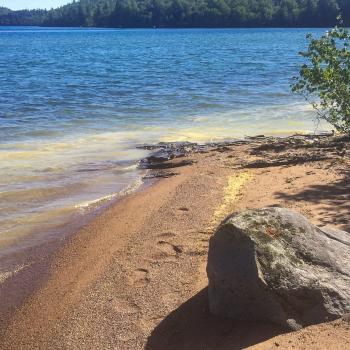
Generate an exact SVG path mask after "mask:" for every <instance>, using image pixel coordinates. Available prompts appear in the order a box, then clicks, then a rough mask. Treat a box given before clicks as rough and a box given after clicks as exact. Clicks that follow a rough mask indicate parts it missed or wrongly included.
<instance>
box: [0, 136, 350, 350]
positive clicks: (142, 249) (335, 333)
mask: <svg viewBox="0 0 350 350" xmlns="http://www.w3.org/2000/svg"><path fill="white" fill-rule="evenodd" d="M259 145H261V141H259V142H258V141H254V140H252V141H251V142H250V143H249V144H243V145H229V146H225V147H218V148H213V149H211V150H210V151H208V152H207V153H203V154H192V155H191V156H189V158H190V159H192V160H193V161H194V163H193V164H192V165H188V166H183V167H178V168H176V169H175V168H174V172H175V173H176V174H177V175H175V176H171V177H169V178H164V179H161V180H159V181H156V182H155V183H154V184H153V185H152V186H149V187H146V188H144V189H143V190H142V191H139V192H136V193H133V194H130V195H128V196H126V197H124V198H122V199H121V200H119V201H118V202H116V203H115V204H114V205H112V206H111V207H109V208H108V209H107V210H105V211H104V212H103V213H101V214H100V215H99V216H97V217H96V218H94V219H93V220H92V221H91V222H90V223H89V224H88V225H86V226H85V227H83V228H82V229H81V230H79V231H78V232H77V233H75V234H74V235H72V236H71V237H70V238H69V239H66V240H65V241H64V242H61V243H60V245H59V249H57V251H56V253H55V254H54V255H53V256H51V257H50V258H48V256H45V257H43V259H42V264H40V262H39V263H38V264H37V267H36V268H35V269H34V268H33V269H32V270H31V271H30V270H26V269H24V270H23V271H21V272H20V273H18V274H17V279H15V278H14V279H12V280H17V282H16V285H15V286H16V288H12V289H11V288H7V289H2V290H1V291H0V292H1V293H2V296H1V299H2V300H5V301H6V303H11V300H15V299H16V298H17V300H19V299H21V300H22V301H24V302H23V303H22V304H20V303H17V304H16V305H17V306H16V310H15V311H14V312H13V310H10V311H11V312H8V314H7V317H6V318H5V317H4V318H3V323H2V329H1V333H0V334H1V339H0V348H1V349H4V350H5V349H149V350H150V349H162V350H163V349H181V350H182V349H215V350H216V349H219V350H220V349H243V348H247V347H250V346H252V347H253V348H254V346H256V348H257V349H271V348H274V347H278V346H279V345H280V344H284V346H283V347H282V348H283V349H285V348H288V346H290V348H294V349H304V348H305V349H306V348H308V349H310V348H311V349H312V348H314V349H323V348H327V349H344V348H346V347H347V346H348V347H349V346H350V344H349V339H350V337H349V336H350V330H349V324H348V322H347V321H345V320H344V321H337V322H338V323H337V326H334V324H323V325H319V326H314V327H315V328H312V327H311V328H310V329H309V328H308V329H306V330H303V331H302V332H304V333H300V332H296V333H289V334H283V333H285V330H283V329H280V328H278V327H276V326H274V325H269V324H266V323H250V322H237V321H232V320H226V319H221V318H219V317H214V316H212V315H210V313H209V312H208V308H207V295H206V286H207V278H206V273H205V266H206V258H207V249H208V240H209V238H210V235H211V234H212V233H213V231H214V229H215V227H216V226H217V225H218V224H219V222H220V221H221V220H222V219H223V218H224V217H225V216H226V215H228V214H229V213H231V212H233V211H238V210H243V209H246V208H260V207H265V206H271V205H279V206H284V207H288V208H292V209H295V210H297V211H299V212H301V213H303V214H304V215H306V216H307V217H308V218H309V219H310V220H311V221H312V222H313V223H315V224H317V225H331V226H334V227H337V228H341V229H345V230H348V231H350V225H349V222H350V221H349V219H350V205H349V203H350V202H349V199H350V198H349V197H350V191H349V190H350V181H349V175H348V168H349V163H350V162H349V156H348V155H349V154H348V153H346V152H345V153H344V150H340V151H339V150H337V149H328V150H323V151H322V154H328V155H329V157H326V159H323V160H315V159H316V158H315V157H313V158H312V157H311V158H310V160H309V161H308V159H307V158H306V159H304V160H303V161H298V162H296V163H295V162H294V164H284V165H276V164H277V163H276V162H275V164H271V165H269V166H264V167H262V168H254V167H253V166H247V165H249V164H250V163H251V162H254V161H256V159H258V158H259V157H260V158H262V159H268V158H269V159H275V158H276V157H281V152H280V151H276V150H275V149H272V150H269V151H267V152H260V153H261V154H259V152H258V153H257V152H255V151H254V150H253V148H256V147H259ZM314 151H315V152H317V151H318V150H310V149H309V148H305V149H301V150H300V149H297V150H293V151H292V153H293V152H294V153H298V152H299V153H298V154H300V152H303V154H304V155H305V154H310V152H314ZM283 152H285V153H286V154H288V156H289V157H291V155H290V153H291V152H289V150H288V148H287V150H284V151H283ZM283 152H282V153H283ZM288 152H289V153H288ZM298 159H299V158H298ZM177 161H181V160H180V159H179V160H177ZM242 165H246V166H242ZM44 251H45V249H44ZM44 255H45V254H44ZM43 266H45V268H43ZM40 268H43V270H42V271H41V270H40ZM26 271H29V272H26ZM21 273H23V274H24V275H25V274H26V278H21ZM33 273H39V275H40V276H42V277H44V278H31V276H33ZM15 277H16V276H15ZM10 280H11V279H10ZM31 280H33V281H37V282H35V283H34V287H33V285H32V284H31ZM27 288H29V289H30V290H31V292H30V293H23V291H26V290H27ZM21 293H23V295H22V294H21ZM19 296H21V297H22V298H20V297H19ZM24 297H25V298H24ZM2 303H3V301H2ZM281 334H283V335H281ZM275 336H277V338H274V337H275ZM326 338H327V339H328V343H327V342H326V341H325V339H326ZM276 339H277V340H276ZM276 343H277V345H276ZM287 345H288V346H287Z"/></svg>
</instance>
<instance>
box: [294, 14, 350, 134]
mask: <svg viewBox="0 0 350 350" xmlns="http://www.w3.org/2000/svg"><path fill="white" fill-rule="evenodd" d="M340 23H341V20H340ZM307 39H308V40H309V46H308V50H307V51H306V52H300V54H301V55H302V56H303V57H304V58H306V63H305V64H303V65H302V66H301V69H300V72H299V77H296V78H294V79H295V80H296V81H295V83H294V84H293V85H292V91H294V92H297V93H300V94H302V95H303V96H304V97H305V98H306V100H307V101H309V102H310V103H311V104H312V106H313V107H314V109H315V110H316V112H317V115H318V118H320V119H324V120H326V121H327V122H329V123H330V124H331V125H333V126H334V127H335V129H336V130H337V131H339V132H350V32H349V30H347V29H346V28H343V27H342V26H339V27H335V28H333V29H332V30H330V31H329V32H326V33H325V34H324V35H322V36H321V37H320V38H318V39H317V38H314V37H313V36H312V35H311V34H308V35H307Z"/></svg>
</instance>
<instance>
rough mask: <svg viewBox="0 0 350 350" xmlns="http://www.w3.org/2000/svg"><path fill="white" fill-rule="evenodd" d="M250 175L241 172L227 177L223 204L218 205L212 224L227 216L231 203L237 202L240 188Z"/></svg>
mask: <svg viewBox="0 0 350 350" xmlns="http://www.w3.org/2000/svg"><path fill="white" fill-rule="evenodd" d="M251 177H252V175H251V173H249V172H243V173H240V174H237V175H233V176H229V178H228V183H227V186H226V187H225V188H224V196H223V202H222V204H220V205H219V206H218V207H217V208H216V210H215V212H214V217H213V223H217V221H218V220H222V219H224V218H225V216H227V215H228V214H229V210H230V209H231V207H232V205H233V203H234V202H235V201H236V200H237V197H238V195H239V194H240V191H241V188H242V186H243V185H244V184H245V183H246V182H247V181H249V180H250V179H251Z"/></svg>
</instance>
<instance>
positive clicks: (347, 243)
mask: <svg viewBox="0 0 350 350" xmlns="http://www.w3.org/2000/svg"><path fill="white" fill-rule="evenodd" d="M207 273H208V278H209V304H210V310H211V311H212V312H213V313H214V314H220V315H224V316H228V317H230V318H234V319H237V320H258V321H270V322H272V323H276V324H279V325H282V326H284V327H286V328H290V329H299V328H301V327H304V326H307V325H311V324H316V323H321V322H325V321H328V320H332V319H336V318H339V317H341V316H342V315H344V314H345V313H348V312H350V234H348V233H347V232H344V231H339V230H335V229H329V228H322V229H321V228H318V227H316V226H314V225H312V224H311V223H310V222H309V221H308V220H307V219H306V218H305V217H303V216H302V215H300V214H298V213H295V212H293V211H290V210H287V209H283V208H264V209H260V210H250V211H246V212H242V213H239V214H236V215H233V216H231V217H229V218H228V219H226V221H224V222H223V223H222V224H221V226H220V227H219V228H218V230H217V232H216V233H215V235H214V236H213V237H212V238H211V240H210V246H209V257H208V266H207Z"/></svg>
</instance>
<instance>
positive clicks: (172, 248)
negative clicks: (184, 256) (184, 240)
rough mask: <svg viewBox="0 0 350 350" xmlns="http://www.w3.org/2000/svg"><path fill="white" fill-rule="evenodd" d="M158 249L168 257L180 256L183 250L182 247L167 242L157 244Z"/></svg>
mask: <svg viewBox="0 0 350 350" xmlns="http://www.w3.org/2000/svg"><path fill="white" fill-rule="evenodd" d="M157 246H158V248H159V249H160V250H161V251H162V252H163V253H165V254H167V255H178V254H181V253H182V250H183V249H182V248H181V247H180V246H177V245H174V244H171V243H169V242H166V241H159V242H158V243H157Z"/></svg>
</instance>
